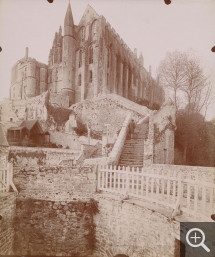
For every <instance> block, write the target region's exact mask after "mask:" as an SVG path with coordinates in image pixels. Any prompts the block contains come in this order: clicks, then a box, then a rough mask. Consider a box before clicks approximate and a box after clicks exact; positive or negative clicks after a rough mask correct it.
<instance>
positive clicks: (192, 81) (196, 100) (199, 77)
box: [157, 50, 215, 163]
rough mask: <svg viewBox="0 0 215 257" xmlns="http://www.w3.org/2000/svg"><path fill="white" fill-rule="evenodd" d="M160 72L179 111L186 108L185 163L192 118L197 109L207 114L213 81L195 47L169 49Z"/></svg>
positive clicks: (162, 83)
mask: <svg viewBox="0 0 215 257" xmlns="http://www.w3.org/2000/svg"><path fill="white" fill-rule="evenodd" d="M157 73H158V76H159V80H160V83H161V85H162V86H163V87H164V88H166V90H167V91H168V93H169V96H170V98H171V99H172V100H173V103H174V104H175V107H176V110H177V112H178V111H179V110H180V109H184V111H185V112H184V119H186V121H185V122H184V126H185V127H186V128H185V133H184V137H183V159H184V163H186V156H187V149H188V144H189V138H188V137H189V136H188V130H189V129H190V128H188V127H189V125H188V124H190V122H189V120H190V119H192V115H193V114H194V113H199V114H200V113H201V114H202V115H203V116H204V117H205V116H206V113H207V109H208V107H209V105H210V104H211V103H212V102H213V101H214V99H215V96H214V95H213V93H212V83H211V81H210V79H209V77H206V76H205V73H204V69H203V67H202V65H201V62H200V60H199V59H198V58H197V57H196V56H195V55H193V53H192V50H191V51H189V52H185V53H181V52H179V51H174V52H172V53H170V52H168V53H167V55H166V57H165V59H164V60H163V61H161V63H160V65H159V67H158V69H157ZM193 136H194V135H193Z"/></svg>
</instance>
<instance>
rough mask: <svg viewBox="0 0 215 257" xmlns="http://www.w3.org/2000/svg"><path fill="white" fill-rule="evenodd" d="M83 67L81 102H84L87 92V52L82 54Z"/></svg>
mask: <svg viewBox="0 0 215 257" xmlns="http://www.w3.org/2000/svg"><path fill="white" fill-rule="evenodd" d="M81 56H82V66H81V101H83V100H84V94H85V91H86V75H87V74H86V61H85V58H86V53H85V51H83V52H82V55H81Z"/></svg>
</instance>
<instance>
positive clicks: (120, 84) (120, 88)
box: [118, 62, 123, 96]
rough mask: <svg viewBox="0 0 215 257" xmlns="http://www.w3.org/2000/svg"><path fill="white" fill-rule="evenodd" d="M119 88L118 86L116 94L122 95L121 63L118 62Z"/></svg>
mask: <svg viewBox="0 0 215 257" xmlns="http://www.w3.org/2000/svg"><path fill="white" fill-rule="evenodd" d="M119 71H120V72H119V88H118V94H119V95H121V96H122V95H123V88H122V83H123V80H122V78H123V63H121V62H120V63H119Z"/></svg>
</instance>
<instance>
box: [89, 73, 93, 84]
mask: <svg viewBox="0 0 215 257" xmlns="http://www.w3.org/2000/svg"><path fill="white" fill-rule="evenodd" d="M92 82H93V72H92V70H90V83H92Z"/></svg>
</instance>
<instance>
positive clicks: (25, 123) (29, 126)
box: [20, 120, 37, 130]
mask: <svg viewBox="0 0 215 257" xmlns="http://www.w3.org/2000/svg"><path fill="white" fill-rule="evenodd" d="M36 123H37V120H25V121H23V122H22V124H21V125H20V127H26V128H27V129H28V130H31V129H32V128H33V126H34V125H35V124H36Z"/></svg>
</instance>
